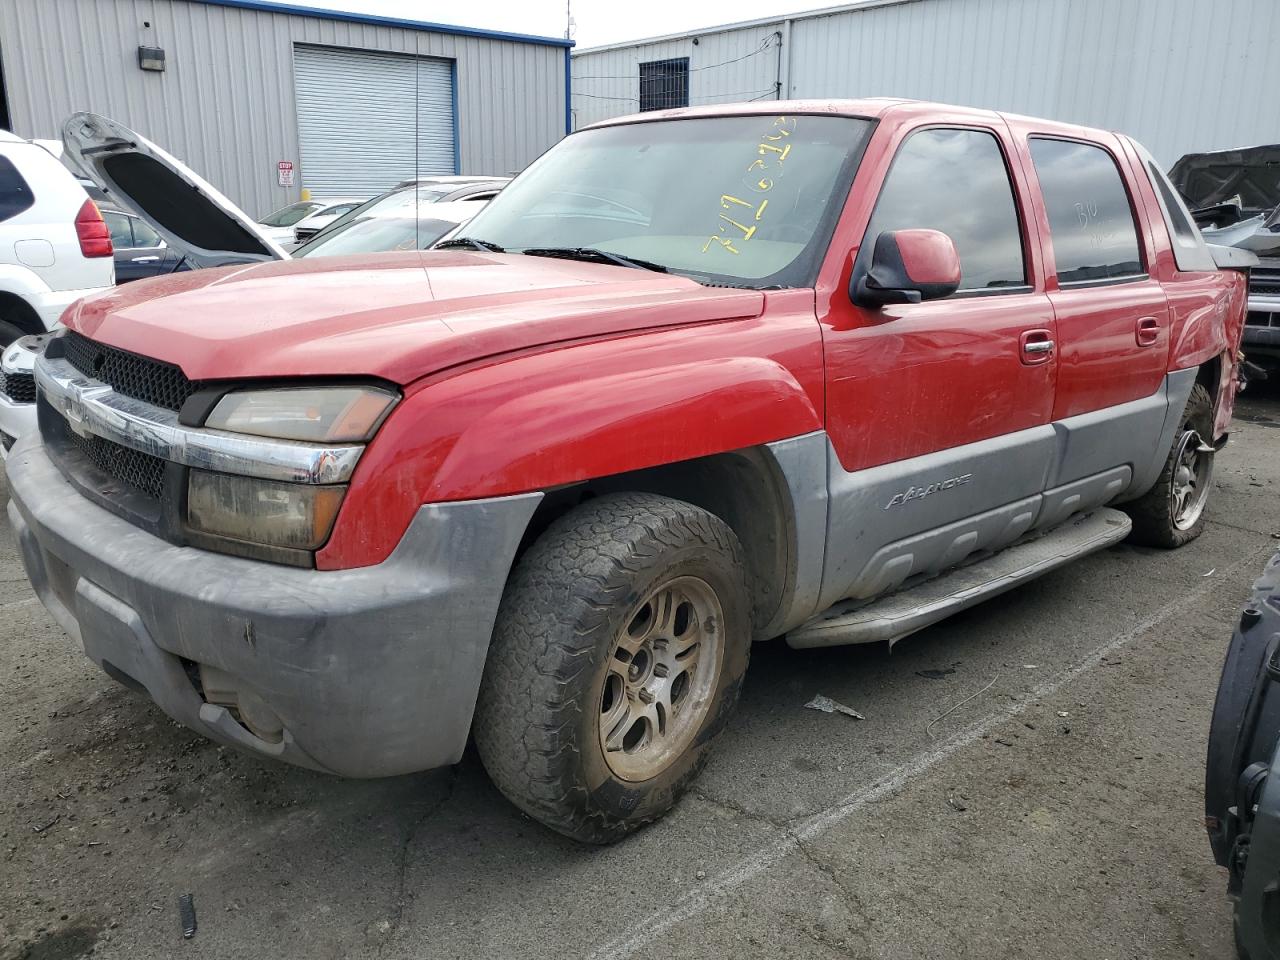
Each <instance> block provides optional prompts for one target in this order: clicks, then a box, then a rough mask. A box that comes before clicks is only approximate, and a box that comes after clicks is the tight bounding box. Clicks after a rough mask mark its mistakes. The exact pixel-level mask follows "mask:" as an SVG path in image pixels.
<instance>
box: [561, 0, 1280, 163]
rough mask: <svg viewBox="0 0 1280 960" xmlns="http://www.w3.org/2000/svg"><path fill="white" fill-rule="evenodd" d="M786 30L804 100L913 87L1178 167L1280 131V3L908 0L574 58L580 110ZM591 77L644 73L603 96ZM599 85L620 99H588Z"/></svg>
mask: <svg viewBox="0 0 1280 960" xmlns="http://www.w3.org/2000/svg"><path fill="white" fill-rule="evenodd" d="M771 30H778V31H783V32H784V33H786V34H787V35H788V37H789V40H790V43H789V44H788V48H784V50H783V51H782V64H783V68H784V74H785V75H786V77H787V80H786V86H787V94H786V95H789V96H792V97H859V96H904V97H913V98H918V99H924V100H940V101H944V102H950V103H960V104H965V105H971V106H980V107H989V108H992V109H997V110H1005V111H1010V112H1015V113H1025V114H1031V115H1033V116H1045V117H1051V118H1054V119H1059V120H1067V121H1073V122H1077V123H1085V124H1090V125H1093V126H1101V127H1107V128H1110V129H1115V130H1122V131H1124V132H1126V133H1129V134H1132V135H1133V136H1135V137H1136V138H1137V139H1138V140H1140V141H1142V142H1143V143H1144V144H1146V146H1147V147H1148V148H1149V149H1150V150H1151V151H1152V153H1154V154H1155V155H1156V157H1157V158H1158V159H1159V160H1160V161H1161V162H1162V163H1163V164H1165V165H1166V166H1168V165H1169V164H1171V163H1173V161H1174V160H1176V159H1177V158H1178V157H1179V156H1181V155H1182V154H1183V153H1186V152H1188V151H1192V150H1215V149H1225V148H1229V147H1235V146H1242V145H1248V144H1255V143H1274V142H1276V141H1277V140H1280V96H1277V95H1276V93H1275V84H1274V83H1273V82H1272V80H1273V78H1274V76H1275V72H1274V70H1275V60H1276V51H1277V47H1276V41H1277V38H1280V2H1277V0H905V2H902V3H893V4H880V5H877V6H869V7H867V8H866V9H861V10H859V9H852V10H846V11H842V12H836V13H830V14H827V15H823V16H808V17H806V16H799V17H795V18H793V19H792V20H791V21H790V23H789V24H788V23H787V22H785V21H782V20H780V21H778V22H777V23H774V24H765V25H762V24H752V25H750V26H749V27H745V28H743V29H741V30H735V31H729V32H721V33H716V34H714V35H712V36H710V37H708V36H701V37H699V38H698V39H699V44H698V45H697V46H693V44H692V40H691V39H690V38H686V39H682V40H668V41H665V42H662V43H654V44H644V45H637V46H632V47H625V48H614V49H606V50H602V51H600V52H595V53H593V52H591V51H583V52H582V53H579V54H577V55H576V56H575V57H574V58H573V74H574V77H575V80H574V83H573V94H574V97H573V107H574V115H575V119H576V120H577V123H578V125H579V126H581V125H585V124H586V123H589V122H592V121H593V120H597V119H604V118H605V117H609V116H617V115H619V114H623V113H628V112H633V111H634V106H631V107H628V103H627V101H626V99H625V98H627V97H631V98H634V97H635V91H636V79H635V78H636V76H637V64H638V63H639V62H641V61H644V60H650V59H656V58H657V57H659V56H660V57H673V56H690V57H691V58H693V59H692V60H691V63H690V66H691V67H695V66H698V65H699V63H701V64H702V65H704V66H705V65H707V64H711V63H717V62H721V61H726V60H730V59H732V58H733V57H741V56H744V55H749V54H750V53H751V52H752V50H753V49H754V48H755V46H756V44H757V42H758V39H759V37H760V36H761V35H762V34H767V33H769V32H770V31H771ZM711 48H713V49H714V50H715V54H714V56H708V53H709V52H710V49H711ZM773 59H774V58H773V57H772V56H769V57H753V58H752V59H749V60H744V61H740V62H739V64H733V65H728V66H725V67H720V68H716V69H708V70H703V71H701V72H700V73H698V74H693V75H692V76H691V83H693V84H694V85H695V86H696V88H697V91H698V92H697V94H696V95H695V94H694V92H693V89H691V91H690V102H691V103H697V102H702V103H706V102H714V100H715V98H717V97H718V96H720V95H721V94H722V93H724V92H728V91H734V90H738V89H742V90H747V89H752V88H754V87H755V86H757V85H758V86H760V87H764V86H767V85H768V84H767V81H771V80H772V75H771V74H770V72H769V71H770V68H772V67H773V62H772V61H773ZM762 60H769V61H770V63H768V64H766V63H762V62H759V61H762ZM748 64H750V65H751V66H752V69H753V70H754V73H753V74H751V76H752V77H753V79H752V80H751V81H745V82H744V78H743V76H742V75H741V73H740V71H741V70H742V68H743V67H744V66H745V65H748ZM580 74H581V75H603V74H608V75H614V76H618V77H624V78H630V79H629V80H628V79H621V80H615V81H609V82H610V83H611V84H612V86H611V87H609V89H608V90H607V91H598V89H597V87H594V86H588V82H587V81H585V80H584V81H578V80H577V79H576V78H577V76H578V75H580ZM693 77H696V78H697V79H696V81H694V80H693V79H692V78H693ZM591 82H593V83H601V82H603V81H591ZM598 93H607V94H608V95H609V96H611V97H614V98H617V99H611V100H604V99H590V98H588V96H587V95H588V94H593V95H594V94H598ZM725 99H729V100H732V99H746V98H745V97H726V98H725ZM632 102H633V103H634V101H632Z"/></svg>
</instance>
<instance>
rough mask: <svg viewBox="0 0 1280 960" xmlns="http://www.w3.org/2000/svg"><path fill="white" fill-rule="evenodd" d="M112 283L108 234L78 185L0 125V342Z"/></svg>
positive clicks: (49, 323) (39, 328)
mask: <svg viewBox="0 0 1280 960" xmlns="http://www.w3.org/2000/svg"><path fill="white" fill-rule="evenodd" d="M114 282H115V261H114V260H113V259H112V249H111V236H110V234H109V233H108V232H107V225H106V223H104V222H103V219H102V214H101V213H99V212H98V208H97V206H96V205H95V204H94V202H93V201H92V200H90V199H89V195H88V194H87V193H85V191H84V187H82V186H80V184H79V183H78V182H77V181H76V178H75V177H74V176H73V175H72V174H71V171H69V170H68V169H67V168H66V167H64V166H63V165H62V164H61V163H60V162H59V161H58V160H57V158H55V157H54V156H53V154H51V153H50V152H49V151H48V150H46V149H45V148H44V147H42V146H39V145H37V144H34V143H31V142H30V141H28V140H23V139H22V138H21V137H16V136H14V135H13V134H11V133H6V132H5V131H2V130H0V347H3V346H7V345H8V344H10V343H12V342H13V341H14V340H16V339H17V338H18V337H20V336H22V335H23V334H36V333H44V332H45V331H46V330H51V329H53V327H54V325H55V324H57V322H58V319H59V318H60V317H61V316H62V312H63V311H64V310H65V309H66V308H67V307H68V306H70V304H71V303H72V301H74V300H78V299H79V298H80V297H83V296H86V295H87V294H91V293H97V292H98V291H99V290H101V289H103V288H104V287H109V286H111V285H112V283H114Z"/></svg>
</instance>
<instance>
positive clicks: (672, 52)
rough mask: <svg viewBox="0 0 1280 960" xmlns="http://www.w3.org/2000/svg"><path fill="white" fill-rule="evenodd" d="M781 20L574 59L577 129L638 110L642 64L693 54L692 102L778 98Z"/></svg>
mask: <svg viewBox="0 0 1280 960" xmlns="http://www.w3.org/2000/svg"><path fill="white" fill-rule="evenodd" d="M780 29H781V24H769V25H767V26H761V27H752V28H746V29H742V30H730V31H726V32H724V33H712V34H704V35H702V36H700V37H698V42H697V44H694V43H693V42H692V40H690V39H682V40H671V41H668V42H665V43H649V44H645V45H643V46H640V47H621V48H617V49H610V50H605V51H602V52H600V53H593V54H587V55H585V56H576V57H574V58H573V120H574V128H575V129H576V128H578V127H585V126H586V125H587V124H589V123H595V122H596V121H597V120H605V119H608V118H609V117H618V116H623V115H624V114H628V113H635V112H636V111H637V110H638V109H639V106H640V99H639V96H640V94H639V88H640V82H639V70H640V68H639V65H640V64H641V63H642V62H648V61H650V60H665V59H667V58H669V57H688V58H689V104H690V106H695V105H698V104H705V103H733V102H736V101H739V100H772V99H775V93H776V90H777V87H776V83H777V80H778V67H779V57H780V55H781V52H782V47H781V45H780V44H779V42H778V32H779V30H780Z"/></svg>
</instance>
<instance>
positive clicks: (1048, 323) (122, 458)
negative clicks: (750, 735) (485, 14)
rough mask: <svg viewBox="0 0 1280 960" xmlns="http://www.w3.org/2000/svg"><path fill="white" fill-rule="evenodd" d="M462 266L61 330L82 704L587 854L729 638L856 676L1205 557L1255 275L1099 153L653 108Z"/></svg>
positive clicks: (1093, 133) (866, 125)
mask: <svg viewBox="0 0 1280 960" xmlns="http://www.w3.org/2000/svg"><path fill="white" fill-rule="evenodd" d="M67 143H68V150H69V151H70V153H71V154H72V155H73V156H75V157H77V158H78V159H79V160H80V162H81V163H83V164H84V165H85V166H86V168H89V169H92V170H94V171H96V173H97V175H98V177H99V179H102V180H103V181H104V183H106V185H107V186H108V187H109V188H110V189H112V191H113V192H115V193H117V194H120V195H122V196H124V197H125V198H126V199H127V200H128V201H129V202H130V203H131V205H133V206H135V207H138V208H139V209H148V210H150V211H151V213H152V214H153V215H154V216H153V221H154V222H156V223H157V226H158V227H159V228H160V229H161V230H162V231H163V232H165V233H166V235H168V236H169V237H171V238H173V239H174V240H175V242H176V241H178V240H181V241H182V242H183V244H184V245H185V247H186V248H187V249H191V248H193V247H194V248H199V249H201V250H203V251H205V253H206V254H208V255H209V256H207V257H206V262H207V261H208V260H209V259H210V258H213V259H216V256H218V255H220V254H218V251H222V252H223V254H225V255H226V256H227V257H228V258H229V259H230V258H233V257H239V258H250V259H252V258H254V257H256V258H257V259H262V260H272V259H274V255H273V254H272V253H271V252H270V250H269V249H268V248H266V247H264V246H262V245H261V244H260V243H259V244H258V246H257V247H255V243H258V240H257V238H256V235H255V234H254V232H253V229H252V228H251V227H250V226H248V225H247V224H245V223H244V222H242V221H231V220H224V221H222V222H221V225H220V226H219V225H215V221H212V220H209V219H207V218H202V217H201V216H199V215H198V214H199V213H200V209H197V208H199V205H200V204H204V205H205V206H206V207H207V206H209V203H210V201H208V199H207V198H206V195H205V194H204V193H202V192H201V191H199V190H194V189H193V188H192V186H191V184H190V183H187V182H186V181H182V180H181V179H180V178H178V177H177V175H176V174H174V173H173V172H172V170H171V169H170V168H169V167H167V166H166V165H165V164H164V163H163V162H162V161H163V157H160V158H157V156H156V155H155V152H154V151H147V150H144V149H141V148H140V146H139V143H138V141H136V140H132V139H130V138H128V137H126V136H120V135H118V134H114V133H112V132H111V129H110V128H109V127H96V126H95V125H94V124H93V123H92V122H84V121H81V122H80V123H79V126H78V127H77V128H76V129H74V130H69V131H68V137H67ZM464 233H465V236H458V237H455V238H453V239H451V240H447V241H445V242H444V243H442V244H440V245H439V247H438V248H437V249H435V250H431V251H426V252H407V253H398V254H388V255H372V256H365V257H354V258H343V259H335V260H330V261H328V262H325V261H321V260H308V261H304V262H289V261H279V262H267V263H262V264H259V265H250V266H237V267H226V268H220V269H211V270H202V271H199V272H192V273H185V274H180V275H175V276H173V277H168V278H161V279H156V280H148V281H140V282H138V283H134V284H130V285H129V286H127V287H125V288H122V289H119V290H117V291H115V292H113V293H111V294H109V295H105V296H100V297H98V298H96V299H91V300H87V301H84V302H82V303H80V304H79V305H77V306H75V307H73V308H72V309H71V310H70V311H69V312H68V313H67V315H66V317H65V319H64V322H65V325H66V328H67V329H66V332H65V334H64V335H62V336H60V337H56V338H54V339H53V340H51V341H50V343H49V346H48V347H47V349H46V352H45V354H44V355H43V356H42V357H41V358H40V360H39V361H38V363H37V367H36V378H37V383H38V390H39V400H38V406H39V423H40V429H39V432H38V433H37V434H34V435H30V436H27V437H24V438H23V439H22V440H20V441H19V442H18V444H17V445H16V446H15V447H14V449H13V450H12V452H11V455H10V458H9V461H8V479H9V484H10V489H11V492H12V502H11V504H10V507H9V516H10V519H11V521H12V524H13V527H14V529H15V531H16V532H17V535H18V538H19V540H20V542H21V546H22V551H23V555H24V558H25V562H26V566H27V570H28V573H29V574H30V577H31V581H32V583H33V585H34V586H35V589H36V591H37V592H38V594H39V596H40V598H41V599H42V600H43V601H44V603H45V604H46V606H48V608H49V609H50V611H52V613H53V614H54V615H55V616H56V617H57V618H58V620H59V621H60V622H61V623H62V624H63V626H64V627H65V628H66V629H67V632H68V633H70V634H71V635H72V636H74V637H76V638H77V639H78V640H79V641H80V642H81V643H82V644H83V646H84V650H85V653H86V654H87V655H88V656H89V657H90V658H92V659H93V660H94V661H96V662H97V663H99V664H100V665H101V666H102V668H103V669H104V670H105V671H106V672H107V673H108V674H110V675H111V676H112V677H114V678H115V679H117V680H119V681H121V682H122V683H125V684H127V685H128V686H131V687H134V688H136V689H139V690H141V691H144V692H145V693H146V694H147V695H149V696H150V697H151V698H152V699H153V700H154V701H155V702H156V703H157V704H158V705H159V706H160V707H161V709H163V710H164V711H165V712H166V713H168V714H169V715H170V716H172V717H174V718H175V719H177V720H179V721H180V722H182V723H184V724H186V725H188V726H190V727H191V728H193V729H195V730H198V731H201V732H202V733H204V734H206V735H207V736H209V737H211V738H213V739H215V740H218V741H221V742H223V743H227V744H232V745H235V746H238V747H240V748H243V749H245V750H248V751H251V752H253V753H256V754H258V755H262V756H268V757H277V758H279V759H281V760H285V761H289V762H292V763H296V764H301V765H304V766H307V767H311V768H314V769H317V770H324V771H330V772H333V773H337V774H341V775H346V776H356V777H371V776H383V775H390V774H400V773H405V772H408V771H415V770H423V769H427V768H431V767H436V766H440V765H443V764H449V763H453V762H456V761H457V760H458V759H459V757H460V756H461V755H462V753H463V749H464V747H465V745H466V743H467V739H468V736H469V735H470V736H473V737H474V739H475V743H476V745H477V747H478V748H479V753H480V756H481V758H482V759H483V761H484V763H485V765H486V767H487V769H488V771H489V773H490V775H491V776H492V778H493V780H494V782H495V783H496V784H497V785H498V787H499V788H500V789H501V790H502V791H503V793H505V794H506V795H507V796H508V797H510V798H511V800H513V801H514V802H515V803H516V804H518V805H519V806H520V807H521V808H523V809H524V810H526V811H527V812H528V813H530V814H531V815H533V816H534V817H536V818H538V819H539V820H541V821H543V822H544V823H546V824H548V825H549V826H551V827H552V828H554V829H556V830H559V831H561V832H562V833H565V834H568V835H570V836H573V837H576V838H579V839H582V840H586V841H592V842H606V841H609V840H613V839H616V838H617V837H620V836H622V835H623V834H625V833H626V832H628V831H630V830H632V829H634V828H636V827H637V826H639V825H642V824H644V823H647V822H649V821H652V820H653V819H655V818H657V817H658V816H660V815H661V814H662V813H664V812H665V811H666V810H667V809H668V808H669V807H670V806H671V805H672V804H673V803H674V802H675V800H676V799H677V798H678V796H679V795H680V793H681V791H682V790H683V789H684V788H685V787H686V786H687V785H688V784H689V783H690V781H691V779H692V778H693V776H694V775H695V774H696V773H697V771H698V769H699V768H700V767H701V766H702V764H703V762H704V761H705V760H706V757H707V751H708V748H709V746H710V744H711V742H712V741H713V740H714V739H715V737H716V735H717V734H718V733H719V732H720V731H721V730H722V729H723V727H724V726H725V724H726V720H727V718H728V716H729V714H730V712H731V709H732V707H733V705H734V701H735V699H736V697H737V694H738V689H739V686H740V684H741V682H742V679H743V674H744V671H745V670H746V667H747V660H748V656H749V652H750V648H751V644H752V641H753V640H764V639H768V638H771V637H777V636H780V635H784V634H785V635H786V636H787V638H788V641H789V642H790V643H791V644H792V645H793V646H797V647H806V646H815V645H830V644H842V643H864V642H873V641H890V642H892V641H895V640H897V639H899V638H901V637H904V636H906V635H908V634H910V633H912V632H914V631H916V630H919V629H921V628H923V627H925V626H927V625H929V624H931V623H934V622H936V621H937V620H939V619H941V618H943V617H945V616H947V615H948V614H950V613H952V612H955V611H957V610H960V609H963V608H965V607H967V606H970V605H972V604H974V603H976V602H978V601H980V600H982V599H985V598H987V597H990V596H993V595H995V594H997V593H999V592H1001V591H1004V590H1007V589H1010V588H1012V587H1014V586H1015V585H1017V584H1019V583H1021V582H1024V581H1026V580H1028V579H1030V578H1032V577H1034V576H1037V575H1039V574H1042V573H1044V572H1046V571H1048V570H1051V569H1053V568H1054V567H1056V566H1058V565H1060V564H1062V563H1065V562H1067V561H1068V560H1070V559H1072V558H1074V557H1076V556H1080V555H1082V554H1085V553H1088V552H1089V551H1093V550H1097V549H1100V548H1102V547H1105V546H1107V545H1108V544H1111V543H1114V542H1116V541H1117V540H1120V539H1122V538H1124V537H1126V536H1131V537H1132V538H1134V539H1136V540H1138V541H1140V542H1143V543H1147V544H1155V545H1160V546H1166V547H1173V546H1177V545H1179V544H1182V543H1184V542H1186V541H1188V540H1190V539H1192V538H1193V537H1195V536H1196V535H1197V534H1198V533H1199V532H1200V530H1201V529H1202V526H1203V524H1204V513H1203V511H1204V507H1205V501H1206V498H1207V497H1208V495H1209V491H1210V483H1211V473H1212V464H1213V457H1214V453H1215V451H1216V450H1217V449H1219V448H1220V447H1221V446H1222V444H1223V443H1224V442H1225V440H1226V430H1227V427H1228V424H1229V421H1230V416H1231V409H1232V403H1233V398H1234V393H1235V388H1236V380H1237V353H1238V343H1239V339H1240V335H1241V328H1242V324H1243V320H1244V315H1245V299H1246V292H1245V291H1246V273H1247V263H1245V262H1244V260H1245V259H1247V255H1242V254H1241V253H1240V252H1239V251H1224V252H1221V253H1219V252H1217V251H1216V250H1212V249H1210V248H1209V247H1208V246H1206V245H1205V243H1204V242H1203V239H1202V238H1201V236H1200V234H1199V232H1198V231H1197V229H1196V227H1195V225H1194V224H1193V223H1192V221H1191V220H1190V218H1189V216H1188V214H1187V211H1186V209H1185V207H1184V206H1183V204H1182V202H1181V201H1180V200H1179V198H1178V196H1177V194H1176V193H1175V192H1174V191H1173V190H1172V188H1171V187H1170V186H1169V183H1168V181H1167V180H1166V179H1165V177H1164V175H1163V174H1162V173H1161V171H1160V169H1159V168H1158V167H1157V166H1156V164H1155V163H1154V161H1153V160H1152V159H1151V157H1150V156H1149V155H1148V154H1147V153H1146V152H1145V151H1144V150H1143V148H1142V147H1141V146H1139V145H1138V144H1136V143H1135V142H1134V141H1132V140H1131V139H1129V138H1127V137H1124V136H1121V135H1117V134H1112V133H1106V132H1103V131H1099V130H1091V129H1085V128H1082V127H1077V126H1069V125H1066V124H1061V123H1054V122H1050V121H1044V120H1033V119H1027V118H1023V117H1014V116H1004V115H1001V114H996V113H991V112H987V111H981V110H971V109H963V108H956V107H946V106H939V105H935V104H924V103H916V102H907V101H900V100H846V101H822V102H816V101H815V102H790V103H768V104H747V105H732V106H728V107H726V106H718V107H714V108H705V109H692V110H681V111H674V112H663V113H648V114H644V115H642V116H637V117H629V118H624V119H620V120H617V121H611V122H609V123H606V124H602V125H598V126H595V127H592V128H589V129H586V130H583V131H580V132H578V133H575V134H573V135H572V136H569V137H567V138H566V139H565V140H564V141H563V142H562V143H561V144H559V145H558V146H556V147H555V148H554V149H552V150H551V151H549V152H548V153H547V154H546V155H544V156H543V157H542V158H541V159H539V160H538V161H537V162H536V163H534V164H533V165H532V166H531V167H530V168H529V169H528V170H527V171H525V172H524V173H523V174H522V175H521V176H520V177H519V178H517V179H516V180H515V181H514V183H513V184H512V185H511V186H510V187H508V189H506V190H505V191H504V192H503V193H502V194H501V195H500V196H499V197H498V198H497V199H496V200H494V201H493V203H492V204H491V205H490V206H489V207H488V208H487V209H485V210H484V211H482V212H481V213H480V214H479V215H478V216H477V217H476V218H475V219H474V220H473V221H472V222H471V223H470V225H469V226H467V227H466V228H465V229H464ZM210 251H213V253H210ZM1215 258H1219V259H1220V262H1221V267H1220V265H1219V263H1217V262H1215ZM1236 268H1239V269H1236ZM1116 507H1119V509H1116Z"/></svg>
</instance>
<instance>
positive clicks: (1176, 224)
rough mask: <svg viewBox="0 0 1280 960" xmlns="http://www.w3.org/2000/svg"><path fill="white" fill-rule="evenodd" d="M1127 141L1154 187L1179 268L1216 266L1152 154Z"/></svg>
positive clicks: (1184, 207) (1189, 214) (1204, 268)
mask: <svg viewBox="0 0 1280 960" xmlns="http://www.w3.org/2000/svg"><path fill="white" fill-rule="evenodd" d="M1129 142H1130V144H1132V145H1133V148H1134V149H1135V150H1136V151H1137V152H1138V159H1140V160H1141V161H1142V163H1143V165H1144V166H1145V167H1146V168H1147V175H1148V176H1149V177H1150V178H1151V183H1152V184H1153V185H1154V186H1155V188H1156V198H1157V199H1158V200H1159V201H1160V212H1161V213H1162V214H1164V223H1165V226H1167V227H1168V228H1169V236H1170V237H1171V238H1172V239H1173V259H1174V262H1175V263H1177V265H1178V269H1179V270H1187V271H1200V272H1205V271H1210V270H1216V269H1218V266H1217V264H1216V263H1214V262H1213V254H1212V253H1210V252H1209V248H1208V247H1207V246H1205V242H1204V237H1203V236H1201V234H1200V228H1199V227H1197V226H1196V222H1195V221H1194V220H1193V219H1191V212H1190V211H1189V210H1187V205H1186V204H1185V203H1183V201H1182V197H1181V196H1179V194H1178V191H1177V190H1175V189H1174V187H1173V184H1172V183H1170V182H1169V178H1168V177H1166V176H1165V174H1164V171H1163V170H1161V169H1160V166H1159V164H1157V163H1156V161H1155V158H1154V157H1153V156H1151V154H1150V153H1148V152H1147V148H1146V147H1144V146H1143V145H1142V144H1140V143H1138V142H1137V141H1134V140H1130V141H1129Z"/></svg>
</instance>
